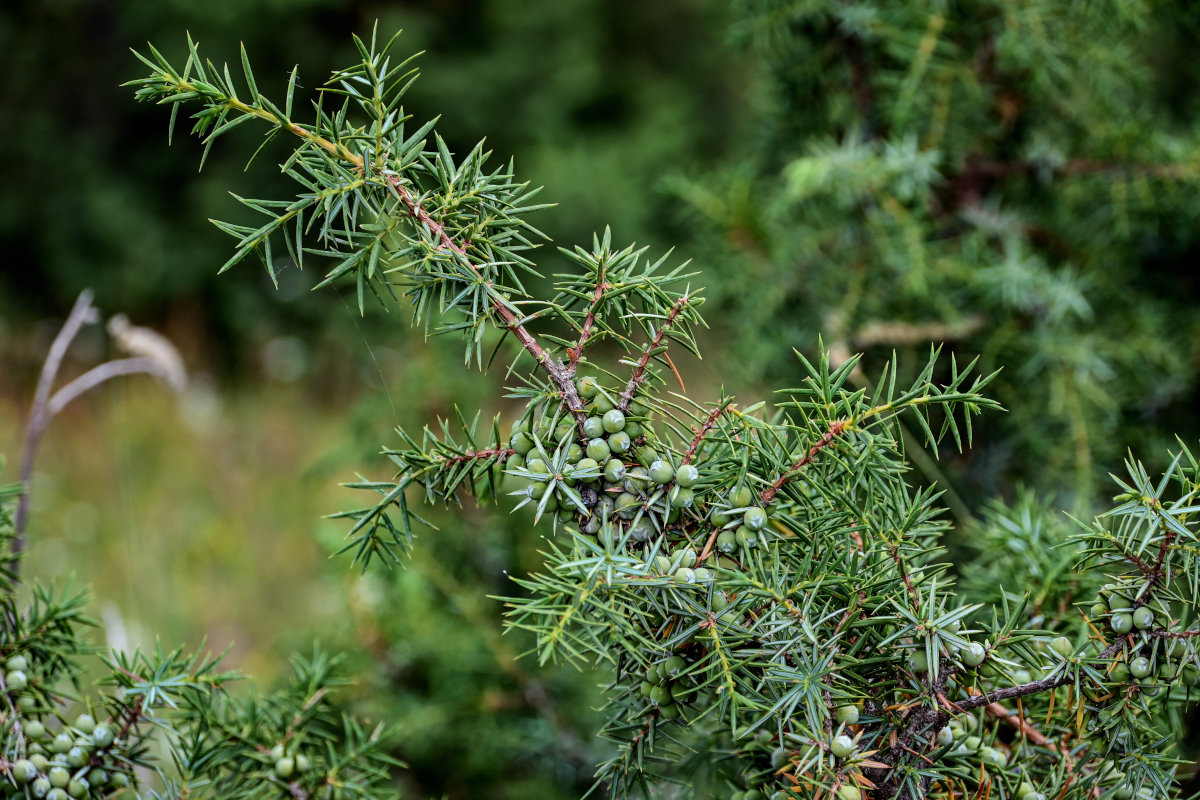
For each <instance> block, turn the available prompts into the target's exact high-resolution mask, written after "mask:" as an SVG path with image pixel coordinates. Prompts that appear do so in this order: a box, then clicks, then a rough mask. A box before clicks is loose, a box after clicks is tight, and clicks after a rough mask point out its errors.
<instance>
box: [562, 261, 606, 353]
mask: <svg viewBox="0 0 1200 800" xmlns="http://www.w3.org/2000/svg"><path fill="white" fill-rule="evenodd" d="M611 288H612V284H611V283H609V282H608V281H606V280H605V279H604V267H600V280H598V281H597V282H596V293H595V294H594V295H592V304H591V306H589V307H588V312H587V315H586V316H585V317H584V318H583V328H581V329H580V331H579V342H578V344H576V345H575V346H574V347H571V348H568V349H567V358H568V361H567V366H568V368H569V369H570V370H571V371H572V373H573V372H574V371H575V365H576V364H578V363H579V357H580V356H582V355H583V348H584V347H586V346H587V343H588V339H589V338H591V336H592V326H593V325H595V324H596V307H597V306H598V305H600V300H601V298H603V297H604V290H605V289H611Z"/></svg>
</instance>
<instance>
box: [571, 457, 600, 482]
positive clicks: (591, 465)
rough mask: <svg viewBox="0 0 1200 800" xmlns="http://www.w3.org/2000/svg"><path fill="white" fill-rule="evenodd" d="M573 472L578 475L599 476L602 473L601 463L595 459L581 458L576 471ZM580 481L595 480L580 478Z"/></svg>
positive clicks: (576, 465) (576, 464)
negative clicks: (589, 474)
mask: <svg viewBox="0 0 1200 800" xmlns="http://www.w3.org/2000/svg"><path fill="white" fill-rule="evenodd" d="M572 472H573V473H575V474H576V475H578V474H579V473H591V474H592V475H598V474H599V473H600V463H599V462H598V461H596V459H594V458H581V459H579V461H577V462H576V463H575V469H574V470H572ZM580 480H595V478H594V477H593V478H580Z"/></svg>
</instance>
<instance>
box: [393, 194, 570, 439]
mask: <svg viewBox="0 0 1200 800" xmlns="http://www.w3.org/2000/svg"><path fill="white" fill-rule="evenodd" d="M387 180H388V183H389V184H390V185H391V187H392V190H393V191H395V192H396V196H397V197H399V198H400V202H401V203H403V204H404V207H405V209H407V210H408V213H409V215H410V216H412V217H413V218H414V219H416V220H417V222H418V223H420V224H421V225H424V226H425V227H426V228H427V229H428V230H429V232H430V233H432V234H433V235H434V237H435V238H436V239H437V241H438V247H439V248H440V249H443V250H450V251H451V252H454V253H457V254H458V255H460V256H462V259H463V263H465V264H466V265H467V267H468V268H469V269H470V270H471V271H472V272H473V273H475V275H477V276H478V277H480V278H482V277H483V273H481V272H480V271H479V268H478V267H477V266H475V264H474V262H472V261H471V257H470V256H469V255H468V254H467V250H466V248H464V247H463V246H462V245H460V244H459V243H458V242H456V241H454V238H453V237H452V236H450V234H449V233H447V232H446V228H445V227H444V226H443V225H442V223H440V222H438V221H437V220H436V219H434V218H433V217H432V216H431V215H430V213H429V212H428V211H426V210H425V207H424V206H422V205H421V204H420V203H419V202H417V199H416V198H415V197H413V196H412V193H411V192H409V191H408V189H406V188H405V187H404V182H403V179H402V178H400V177H399V176H398V175H389V176H387ZM491 304H492V308H493V309H495V311H496V316H498V317H499V318H500V321H501V322H502V323H503V324H504V327H505V328H506V329H507V330H508V331H509V332H510V333H512V335H513V336H516V337H517V341H519V342H520V343H521V346H522V347H524V348H525V350H526V351H528V352H529V354H530V355H531V356H533V360H534V361H536V362H537V364H538V365H539V366H540V367H541V368H542V369H543V370H544V371H545V372H546V374H547V375H548V376H549V377H550V380H551V381H553V382H554V385H555V386H557V387H558V391H559V392H560V393H561V394H562V398H563V401H564V402H565V403H566V404H567V408H569V409H570V410H571V413H572V414H573V415H574V416H575V421H576V423H577V424H579V425H582V424H583V419H584V413H583V402H582V401H581V400H580V399H579V392H578V391H576V389H575V382H574V381H573V380H572V379H571V375H572V368H571V367H568V366H567V365H565V364H563V363H562V361H555V360H554V359H553V358H551V357H550V354H549V353H547V352H546V351H545V350H543V349H542V346H541V345H540V344H538V341H537V339H535V338H534V337H533V334H531V333H530V332H529V330H528V329H527V328H526V327H525V326H524V325H522V324H521V321H520V320H519V319H518V318H517V315H516V314H514V313H513V312H512V311H511V310H510V309H509V308H508V306H506V305H504V303H503V302H501V300H500V299H499V298H498V297H493V298H492V300H491Z"/></svg>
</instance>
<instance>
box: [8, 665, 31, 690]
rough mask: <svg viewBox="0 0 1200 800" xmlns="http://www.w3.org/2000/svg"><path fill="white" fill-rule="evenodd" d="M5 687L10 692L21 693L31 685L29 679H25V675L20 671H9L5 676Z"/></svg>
mask: <svg viewBox="0 0 1200 800" xmlns="http://www.w3.org/2000/svg"><path fill="white" fill-rule="evenodd" d="M4 685H5V686H6V687H7V688H8V691H10V692H20V691H23V690H24V689H25V687H26V686H28V685H29V678H27V677H25V673H24V672H23V671H21V670H19V669H13V670H9V671H8V674H7V675H5V676H4Z"/></svg>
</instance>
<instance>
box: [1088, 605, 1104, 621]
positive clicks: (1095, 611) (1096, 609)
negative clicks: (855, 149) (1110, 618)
mask: <svg viewBox="0 0 1200 800" xmlns="http://www.w3.org/2000/svg"><path fill="white" fill-rule="evenodd" d="M1107 613H1108V604H1107V603H1094V604H1092V609H1091V617H1092V619H1099V618H1100V617H1103V616H1104V615H1105V614H1107Z"/></svg>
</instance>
